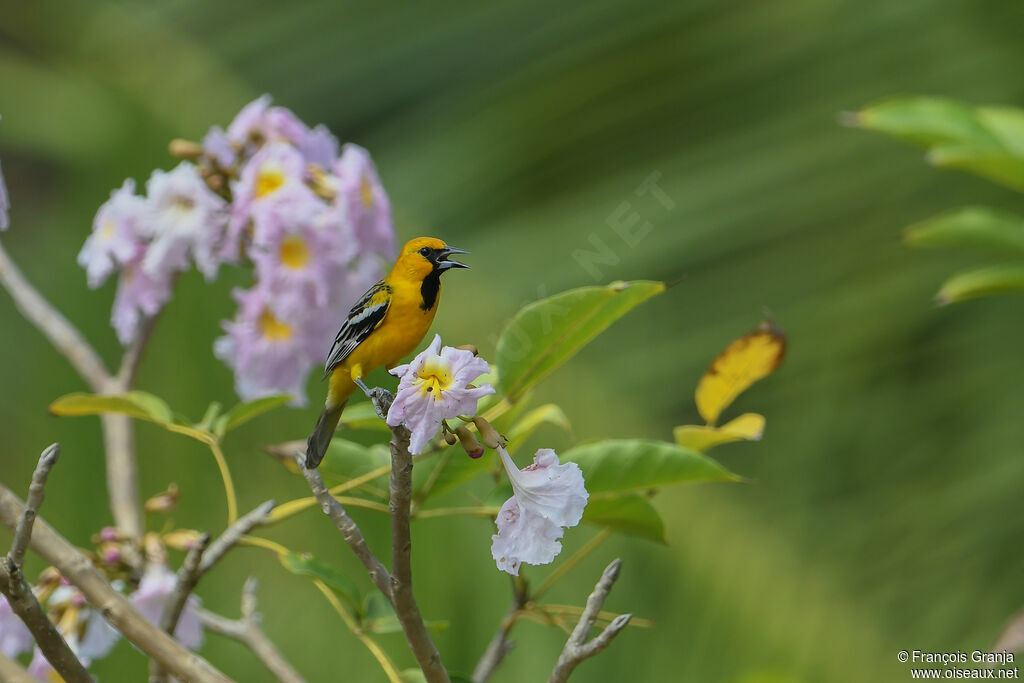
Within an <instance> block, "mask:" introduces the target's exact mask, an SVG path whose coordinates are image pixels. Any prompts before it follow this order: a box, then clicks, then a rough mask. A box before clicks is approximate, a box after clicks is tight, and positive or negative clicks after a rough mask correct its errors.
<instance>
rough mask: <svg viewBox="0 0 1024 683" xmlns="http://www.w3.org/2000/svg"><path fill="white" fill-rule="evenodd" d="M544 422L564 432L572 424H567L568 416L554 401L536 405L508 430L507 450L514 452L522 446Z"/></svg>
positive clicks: (568, 429) (569, 429) (570, 427)
mask: <svg viewBox="0 0 1024 683" xmlns="http://www.w3.org/2000/svg"><path fill="white" fill-rule="evenodd" d="M544 424H550V425H554V426H556V427H560V428H561V429H563V430H564V431H566V432H568V431H571V430H572V425H570V424H569V418H568V416H566V414H565V411H564V410H562V408H561V407H559V406H557V405H555V404H554V403H547V404H545V405H542V406H538V407H536V408H534V409H533V410H531V411H530V412H528V413H527V414H526V415H523V416H522V417H521V418H520V419H519V420H517V421H516V423H515V424H514V425H513V426H512V428H511V429H509V430H508V435H507V436H508V452H509V453H515V452H516V451H517V450H518V449H519V447H520V446H522V444H523V442H524V441H526V440H527V439H529V438H530V436H531V435H532V434H533V433H534V432H535V431H537V429H538V428H540V426H541V425H544Z"/></svg>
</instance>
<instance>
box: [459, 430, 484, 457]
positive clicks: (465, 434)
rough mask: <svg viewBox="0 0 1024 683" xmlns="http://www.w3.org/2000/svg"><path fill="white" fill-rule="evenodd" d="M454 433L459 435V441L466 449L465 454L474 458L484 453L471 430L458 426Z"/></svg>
mask: <svg viewBox="0 0 1024 683" xmlns="http://www.w3.org/2000/svg"><path fill="white" fill-rule="evenodd" d="M455 434H456V435H457V436H458V437H459V441H461V442H462V447H463V448H464V449H466V455H468V456H469V457H471V458H474V459H476V458H479V457H480V456H481V455H483V454H484V447H483V446H481V445H480V442H479V441H477V440H476V437H475V436H474V435H473V432H471V431H469V430H468V429H466V428H465V427H462V426H460V427H459V428H457V429H456V430H455Z"/></svg>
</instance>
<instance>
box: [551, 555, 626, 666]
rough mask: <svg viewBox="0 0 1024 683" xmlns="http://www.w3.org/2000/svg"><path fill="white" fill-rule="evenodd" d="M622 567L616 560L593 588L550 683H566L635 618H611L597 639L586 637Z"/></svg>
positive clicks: (624, 615) (623, 616)
mask: <svg viewBox="0 0 1024 683" xmlns="http://www.w3.org/2000/svg"><path fill="white" fill-rule="evenodd" d="M620 567H622V560H620V559H616V560H614V561H613V562H612V563H611V564H610V565H608V567H606V568H605V570H604V573H603V574H601V578H600V579H599V580H598V582H597V585H596V586H594V592H593V593H591V594H590V596H589V597H588V598H587V606H586V607H585V608H584V610H583V614H581V615H580V620H579V622H578V623H577V624H576V628H574V629H573V631H572V634H571V635H570V636H569V640H568V641H566V643H565V647H564V648H563V649H562V654H561V655H560V656H559V657H558V662H557V663H556V664H555V668H554V670H553V671H552V672H551V677H550V678H549V679H548V683H564V682H565V681H567V680H568V679H569V676H570V675H571V674H572V672H573V670H574V669H575V668H576V667H577V665H579V663H580V662H582V661H583V660H584V659H587V658H588V657H593V656H594V655H596V654H597V653H598V652H600V651H601V650H603V649H605V648H606V647H608V644H609V643H610V642H612V639H613V638H615V636H617V635H618V634H619V631H621V630H622V629H624V628H625V627H626V624H628V623H629V620H630V619H632V618H633V615H632V614H620V615H619V616H617V617H615V618H614V619H612V621H611V623H610V624H608V625H607V626H606V627H605V628H604V630H603V631H601V633H599V634H598V635H597V636H595V637H594V638H593V640H591V641H589V642H587V641H586V639H587V636H588V635H589V634H590V629H591V627H593V625H594V622H595V621H596V620H597V615H598V613H599V612H600V611H601V607H602V606H603V605H604V601H605V598H607V597H608V593H609V592H610V591H611V589H612V586H613V585H615V580H616V579H618V578H619V568H620Z"/></svg>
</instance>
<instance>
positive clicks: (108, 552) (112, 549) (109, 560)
mask: <svg viewBox="0 0 1024 683" xmlns="http://www.w3.org/2000/svg"><path fill="white" fill-rule="evenodd" d="M100 558H101V559H102V560H103V564H118V563H120V562H121V549H120V548H118V547H117V546H116V545H114V544H110V545H107V546H105V547H104V548H103V552H102V553H100Z"/></svg>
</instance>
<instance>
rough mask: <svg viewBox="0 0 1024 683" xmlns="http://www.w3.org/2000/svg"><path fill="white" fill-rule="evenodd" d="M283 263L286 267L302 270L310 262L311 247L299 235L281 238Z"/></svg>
mask: <svg viewBox="0 0 1024 683" xmlns="http://www.w3.org/2000/svg"><path fill="white" fill-rule="evenodd" d="M279 255H280V257H281V264H282V265H283V266H284V267H285V268H290V269H292V270H301V269H303V268H305V267H306V264H307V263H309V256H310V255H309V247H307V246H306V242H305V240H303V239H302V238H301V237H299V236H298V235H289V236H288V237H285V238H284V239H283V240H281V249H280V254H279Z"/></svg>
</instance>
